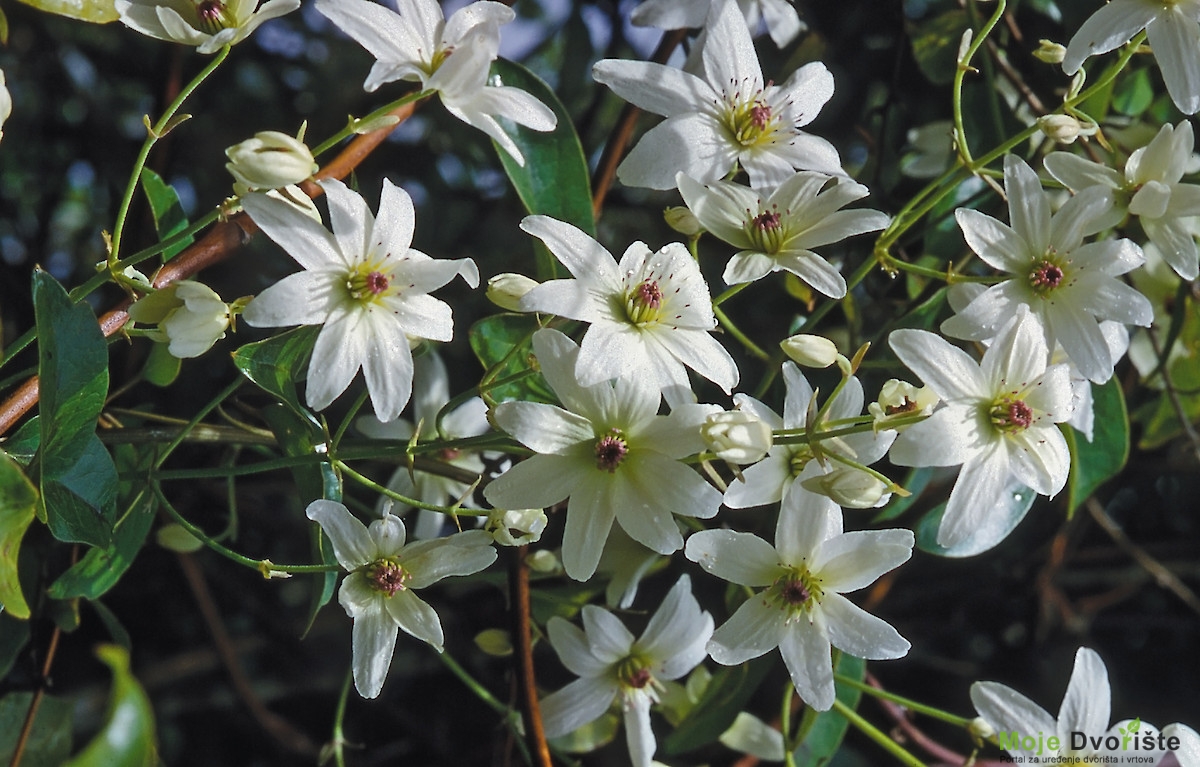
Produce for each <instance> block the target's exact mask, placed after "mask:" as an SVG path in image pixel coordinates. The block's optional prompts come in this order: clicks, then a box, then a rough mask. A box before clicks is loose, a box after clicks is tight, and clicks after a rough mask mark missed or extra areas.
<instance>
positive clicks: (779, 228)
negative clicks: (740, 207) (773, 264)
mask: <svg viewBox="0 0 1200 767" xmlns="http://www.w3.org/2000/svg"><path fill="white" fill-rule="evenodd" d="M746 216H747V218H746V222H745V223H744V224H743V225H742V231H744V232H745V233H746V236H747V237H748V238H749V239H750V242H752V243H754V248H755V249H756V250H760V251H762V252H763V253H766V254H768V255H772V256H773V255H775V254H776V253H778V252H779V251H780V250H781V249H782V248H783V242H784V240H785V239H786V238H787V230H786V229H785V228H784V226H783V215H782V214H781V213H780V212H779V211H778V210H776V209H772V210H769V211H763V212H761V213H759V214H758V215H757V216H753V215H751V213H750V211H746Z"/></svg>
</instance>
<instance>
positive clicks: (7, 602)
mask: <svg viewBox="0 0 1200 767" xmlns="http://www.w3.org/2000/svg"><path fill="white" fill-rule="evenodd" d="M37 500H38V495H37V488H35V487H34V486H33V483H32V482H30V481H29V479H28V478H26V476H25V473H24V472H23V471H21V467H20V466H19V465H17V462H16V461H14V460H13V459H12V458H9V457H8V456H7V455H5V454H4V453H0V608H3V610H4V611H5V612H6V613H8V614H10V615H12V616H13V617H16V618H28V617H29V604H28V603H27V602H26V601H25V596H24V594H22V592H21V582H20V578H19V576H18V573H17V556H18V554H19V553H20V551H21V540H22V539H23V538H24V537H25V531H26V530H28V529H29V524H30V523H31V522H33V517H34V513H35V511H36V509H37ZM0 676H3V675H2V674H0Z"/></svg>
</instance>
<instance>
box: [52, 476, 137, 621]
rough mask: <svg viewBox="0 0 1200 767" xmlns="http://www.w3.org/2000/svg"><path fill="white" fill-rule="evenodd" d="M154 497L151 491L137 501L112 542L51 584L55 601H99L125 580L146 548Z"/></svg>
mask: <svg viewBox="0 0 1200 767" xmlns="http://www.w3.org/2000/svg"><path fill="white" fill-rule="evenodd" d="M154 506H155V504H154V494H153V493H151V492H150V490H149V488H145V489H143V490H142V493H141V494H140V495H139V496H138V497H137V498H135V499H134V501H133V503H132V504H131V505H130V507H129V511H128V513H126V514H125V516H124V517H123V518H122V519H121V521H119V522H118V523H117V525H116V527H114V528H113V537H112V543H111V544H110V545H108V546H105V547H103V548H94V549H92V550H90V551H88V553H87V554H85V555H84V556H83V558H82V559H80V560H79V561H78V562H76V563H75V564H74V565H73V566H72V567H71V569H69V570H67V571H66V572H65V573H63V574H62V575H60V576H59V577H58V580H56V581H54V583H52V584H51V585H50V590H49V594H50V596H51V597H52V598H53V599H74V598H76V597H84V598H86V599H98V598H99V597H100V596H102V595H103V594H104V593H105V592H106V591H108V590H109V589H111V588H112V587H113V586H115V585H116V584H117V581H119V580H121V576H123V575H124V574H125V571H126V570H128V569H129V566H130V565H131V564H133V560H134V558H135V557H136V556H137V554H138V552H139V551H141V549H142V544H143V543H145V541H146V535H147V533H149V532H150V525H151V523H152V522H154Z"/></svg>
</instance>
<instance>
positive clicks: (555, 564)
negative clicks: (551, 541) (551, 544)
mask: <svg viewBox="0 0 1200 767" xmlns="http://www.w3.org/2000/svg"><path fill="white" fill-rule="evenodd" d="M525 564H527V565H529V569H530V570H532V571H534V572H535V573H542V574H544V575H553V574H555V573H560V572H562V562H560V561H559V559H558V557H557V556H555V554H554V552H553V551H547V550H546V549H538V550H537V551H535V552H533V553H532V554H530V555H529V556H527V557H525Z"/></svg>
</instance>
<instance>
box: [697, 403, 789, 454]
mask: <svg viewBox="0 0 1200 767" xmlns="http://www.w3.org/2000/svg"><path fill="white" fill-rule="evenodd" d="M700 435H701V436H702V437H704V443H705V444H706V445H708V448H709V449H710V450H712V451H713V452H714V453H715V454H716V455H717V457H718V458H721V459H723V460H726V461H729V462H730V463H736V464H741V465H745V464H750V463H757V462H758V461H761V460H762V459H763V456H765V455H766V454H767V451H768V450H770V449H771V445H772V444H774V438H773V436H772V434H771V427H770V426H768V425H767V424H766V423H765V422H764V421H763V420H762V419H761V418H759V417H758V416H756V415H754V414H753V413H751V412H748V411H746V410H731V411H728V412H723V413H713V414H712V415H710V416H709V417H708V418H706V419H704V423H703V424H702V425H701V426H700Z"/></svg>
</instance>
